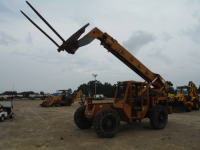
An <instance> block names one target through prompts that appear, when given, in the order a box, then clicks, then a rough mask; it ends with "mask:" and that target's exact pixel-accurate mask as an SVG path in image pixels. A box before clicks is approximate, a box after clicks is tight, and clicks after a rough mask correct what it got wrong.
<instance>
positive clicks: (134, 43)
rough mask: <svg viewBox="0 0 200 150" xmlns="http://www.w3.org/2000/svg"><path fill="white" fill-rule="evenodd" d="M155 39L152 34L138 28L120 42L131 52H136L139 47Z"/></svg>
mask: <svg viewBox="0 0 200 150" xmlns="http://www.w3.org/2000/svg"><path fill="white" fill-rule="evenodd" d="M155 40H156V38H155V36H154V35H153V34H151V33H148V32H146V31H142V30H140V31H136V32H134V33H133V34H132V36H131V37H130V38H129V39H128V40H127V41H124V42H122V45H123V46H124V47H126V48H127V49H128V50H130V51H132V52H133V53H137V51H138V50H139V49H140V48H141V47H143V46H144V45H146V44H148V43H150V42H153V41H155Z"/></svg>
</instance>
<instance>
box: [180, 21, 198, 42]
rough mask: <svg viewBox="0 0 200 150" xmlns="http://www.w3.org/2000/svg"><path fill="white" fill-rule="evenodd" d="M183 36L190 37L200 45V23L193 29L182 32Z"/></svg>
mask: <svg viewBox="0 0 200 150" xmlns="http://www.w3.org/2000/svg"><path fill="white" fill-rule="evenodd" d="M181 32H182V33H183V34H185V35H187V36H189V37H190V39H191V40H192V41H193V42H195V43H198V44H199V43H200V34H199V33H200V22H199V23H198V24H196V25H194V26H193V27H192V28H188V29H187V30H183V31H181Z"/></svg>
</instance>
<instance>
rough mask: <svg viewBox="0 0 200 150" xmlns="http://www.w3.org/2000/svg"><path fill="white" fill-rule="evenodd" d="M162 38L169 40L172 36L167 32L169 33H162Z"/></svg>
mask: <svg viewBox="0 0 200 150" xmlns="http://www.w3.org/2000/svg"><path fill="white" fill-rule="evenodd" d="M161 36H162V39H163V40H164V41H169V40H171V39H172V36H171V34H169V33H162V35H161Z"/></svg>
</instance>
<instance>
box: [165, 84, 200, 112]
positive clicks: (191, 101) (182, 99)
mask: <svg viewBox="0 0 200 150" xmlns="http://www.w3.org/2000/svg"><path fill="white" fill-rule="evenodd" d="M169 104H170V105H171V106H172V107H173V108H174V110H176V109H177V110H185V111H187V112H190V111H191V110H199V96H198V94H197V91H196V89H195V84H194V83H193V82H192V81H190V82H189V83H188V86H186V85H185V86H178V87H177V89H176V94H175V95H173V96H172V97H171V99H170V100H169Z"/></svg>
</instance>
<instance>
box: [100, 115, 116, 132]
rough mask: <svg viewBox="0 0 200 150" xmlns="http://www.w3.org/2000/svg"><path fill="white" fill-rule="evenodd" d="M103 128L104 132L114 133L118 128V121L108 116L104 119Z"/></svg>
mask: <svg viewBox="0 0 200 150" xmlns="http://www.w3.org/2000/svg"><path fill="white" fill-rule="evenodd" d="M102 127H103V129H104V131H107V132H108V131H113V130H114V129H115V127H116V120H115V118H114V117H113V116H107V117H105V118H104V119H103V122H102Z"/></svg>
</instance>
